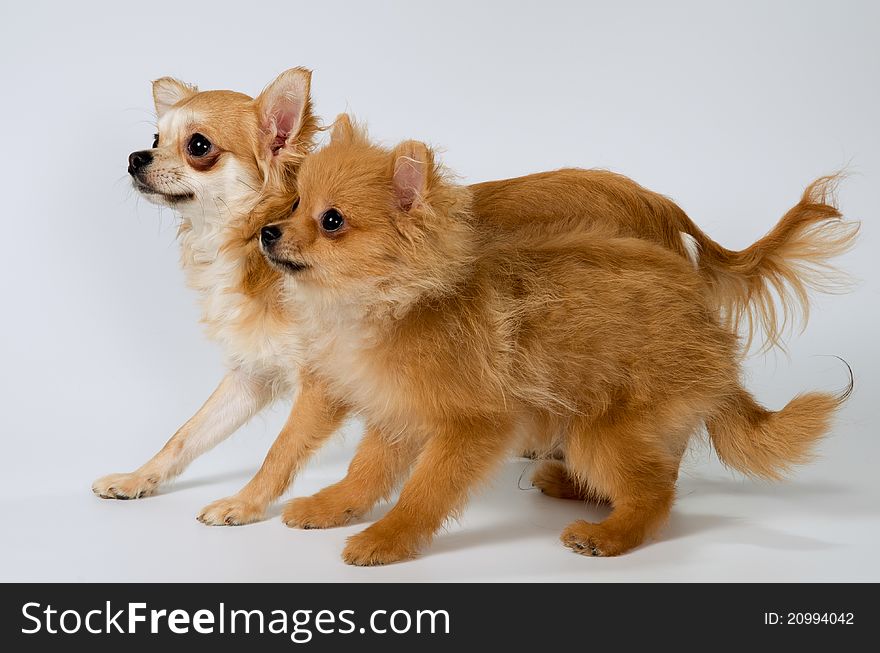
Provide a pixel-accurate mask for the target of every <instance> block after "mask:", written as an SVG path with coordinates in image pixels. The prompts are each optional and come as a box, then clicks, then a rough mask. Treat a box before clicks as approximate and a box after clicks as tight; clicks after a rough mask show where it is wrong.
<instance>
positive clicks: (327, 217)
mask: <svg viewBox="0 0 880 653" xmlns="http://www.w3.org/2000/svg"><path fill="white" fill-rule="evenodd" d="M344 224H345V218H343V217H342V214H341V213H340V212H339V211H337V210H336V209H328V210H326V211H325V212H324V215H322V216H321V229H323V230H324V231H326V232H327V233H331V234H332V233H333V232H334V231H339V230H340V229H342V227H343V225H344Z"/></svg>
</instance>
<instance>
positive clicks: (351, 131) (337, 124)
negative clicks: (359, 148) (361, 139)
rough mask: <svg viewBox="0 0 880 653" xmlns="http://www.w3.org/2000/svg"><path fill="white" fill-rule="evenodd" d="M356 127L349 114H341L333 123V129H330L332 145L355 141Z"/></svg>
mask: <svg viewBox="0 0 880 653" xmlns="http://www.w3.org/2000/svg"><path fill="white" fill-rule="evenodd" d="M354 136H355V127H354V125H353V124H352V122H351V116H349V115H348V114H347V113H340V114H339V115H338V116H336V120H334V121H333V127H331V128H330V142H331V143H337V144H339V143H350V142H352V141H353V140H354Z"/></svg>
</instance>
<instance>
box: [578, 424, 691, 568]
mask: <svg viewBox="0 0 880 653" xmlns="http://www.w3.org/2000/svg"><path fill="white" fill-rule="evenodd" d="M694 427H695V425H694V424H692V423H688V426H687V427H683V426H682V425H681V424H675V423H674V422H673V421H672V420H667V419H662V418H659V417H658V416H657V415H656V414H651V415H646V414H635V415H633V414H623V413H621V414H618V415H614V416H610V417H607V418H605V419H603V420H602V421H601V423H598V424H597V423H592V424H590V425H589V427H588V428H586V429H583V430H581V431H580V432H573V433H572V436H571V439H570V441H569V443H568V447H567V449H566V461H567V464H568V467H569V470H570V471H571V473H572V474H573V475H574V476H575V477H576V478H577V479H578V480H581V481H582V482H583V483H585V484H586V485H587V486H588V487H590V488H591V489H592V490H593V491H594V492H597V493H598V494H600V495H604V496H607V497H608V498H609V499H610V501H611V504H612V511H611V514H610V515H609V516H608V517H607V518H606V519H605V520H604V521H602V522H600V523H598V524H595V523H590V522H587V521H577V522H574V523H573V524H570V525H569V526H568V527H567V528H566V529H565V530H564V531H563V533H562V537H561V539H562V542H563V543H564V544H565V545H566V546H567V547H569V548H571V549H573V550H574V551H575V552H576V553H581V554H584V555H592V556H616V555H619V554H621V553H625V552H626V551H629V550H630V549H633V548H635V547H637V546H638V545H640V544H641V543H642V542H643V541H644V540H645V539H646V538H648V537H650V536H652V535H653V534H654V533H656V532H657V530H659V528H660V527H661V526H662V525H663V524H664V523H665V521H666V519H667V517H668V516H669V511H670V509H671V507H672V502H673V499H674V497H675V482H676V479H677V477H678V467H679V464H680V462H681V456H682V451H683V447H682V442H686V439H687V436H688V435H689V434H690V433H691V432H693V428H694ZM670 433H673V434H677V435H674V436H672V437H670V435H669V434H670Z"/></svg>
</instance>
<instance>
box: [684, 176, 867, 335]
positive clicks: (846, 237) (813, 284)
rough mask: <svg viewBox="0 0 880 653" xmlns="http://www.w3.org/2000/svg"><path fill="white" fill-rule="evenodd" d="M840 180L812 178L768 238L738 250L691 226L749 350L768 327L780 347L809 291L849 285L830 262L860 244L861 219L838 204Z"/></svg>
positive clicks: (725, 310)
mask: <svg viewBox="0 0 880 653" xmlns="http://www.w3.org/2000/svg"><path fill="white" fill-rule="evenodd" d="M839 179H840V176H839V175H831V176H827V177H822V178H820V179H817V180H816V181H814V182H813V183H812V184H810V185H809V186H808V187H807V189H806V190H805V191H804V194H803V197H801V200H800V202H798V203H797V204H796V205H795V206H794V207H792V208H791V209H790V210H789V211H788V213H786V214H785V215H784V216H783V217H782V219H781V220H780V221H779V222H778V223H777V224H776V226H775V227H774V228H773V229H772V230H771V231H770V232H769V233H768V234H767V235H766V236H764V237H763V238H761V239H760V240H758V241H757V242H756V243H754V244H753V245H751V246H750V247H747V248H746V249H744V250H741V251H738V252H737V251H733V250H729V249H725V248H724V247H722V246H721V245H719V244H718V243H716V242H715V241H713V240H712V239H711V238H709V237H708V236H706V235H705V234H704V233H703V232H702V231H700V229H699V228H698V227H696V225H693V226H691V225H688V228H687V230H686V231H687V233H688V235H689V236H691V237H692V238H693V240H694V241H695V242H696V245H697V247H698V248H699V254H698V256H699V263H698V265H699V268H700V271H701V272H702V274H703V276H704V277H705V278H706V279H707V281H708V282H709V284H710V287H711V294H712V297H713V298H714V301H715V302H717V304H718V306H719V308H720V310H721V313H722V315H723V316H724V319H725V320H726V321H727V323H728V324H730V325H731V326H732V327H733V326H739V325H744V326H745V327H746V328H747V334H748V335H747V337H748V340H747V345H746V348H748V346H749V345H750V344H751V343H752V340H753V338H754V336H755V334H756V332H758V331H763V333H764V337H765V342H764V348H765V349H769V348H771V347H773V346H780V347H781V346H782V345H781V342H780V339H781V337H782V335H783V334H784V332H785V331H786V328H787V327H789V326H793V325H794V324H798V323H799V324H800V325H801V326H803V325H804V324H805V322H806V320H807V317H808V315H809V291H810V290H818V291H822V292H840V291H842V290H845V288H846V280H845V277H843V276H842V275H841V274H840V273H839V272H838V271H837V270H835V268H834V267H833V266H832V265H831V264H830V262H829V261H830V260H831V259H833V258H834V257H836V256H838V255H840V254H842V253H844V252H846V251H847V250H849V249H850V248H851V247H852V246H853V245H854V243H855V239H856V236H857V234H858V231H859V223H858V222H848V221H845V220H843V219H842V216H841V213H840V211H838V209H837V205H836V202H835V190H836V187H837V183H838V181H839ZM687 246H688V245H687V244H686V247H687Z"/></svg>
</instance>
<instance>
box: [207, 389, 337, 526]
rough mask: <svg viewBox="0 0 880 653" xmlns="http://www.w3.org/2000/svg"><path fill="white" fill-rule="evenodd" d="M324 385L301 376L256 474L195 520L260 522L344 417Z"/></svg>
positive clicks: (214, 523) (220, 523) (227, 523)
mask: <svg viewBox="0 0 880 653" xmlns="http://www.w3.org/2000/svg"><path fill="white" fill-rule="evenodd" d="M328 397H329V393H328V392H327V389H326V388H325V386H324V385H323V384H322V383H320V382H318V381H317V380H315V379H314V378H312V377H306V376H304V377H303V379H302V387H301V389H300V392H299V396H298V397H297V399H296V401H295V402H294V405H293V408H292V409H291V412H290V416H289V417H288V418H287V422H286V423H285V424H284V428H282V429H281V433H279V434H278V437H277V438H276V439H275V442H274V443H273V444H272V448H271V449H269V453H268V454H267V455H266V459H265V460H264V461H263V464H262V466H261V467H260V469H259V471H258V472H257V473H256V475H255V476H254V477H253V478H252V479H251V480H250V481H249V482H248V484H247V485H245V486H244V487H243V488H242V489H241V490H239V491H238V493H237V494H235V495H234V496H231V497H227V498H225V499H220V500H219V501H215V502H214V503H212V504H210V505H208V506H206V507H205V508H204V509H203V510H202V512H201V513H200V514H199V516H198V517H197V519H198V520H199V521H200V522H202V523H203V524H206V525H208V526H239V525H242V524H249V523H252V522H255V521H259V520H261V519H263V517H264V516H265V514H266V510H267V509H268V507H269V506H270V505H271V504H272V502H273V501H275V500H276V499H277V498H278V497H280V496H281V495H282V494H283V493H284V491H285V490H286V489H287V487H288V486H289V485H290V483H291V481H292V480H293V477H294V476H295V475H296V473H297V472H298V471H299V470H300V468H301V467H302V466H303V464H305V463H306V462H307V461H308V460H309V458H310V457H311V455H312V454H313V453H314V452H315V451H316V450H317V449H318V448H319V447H320V446H321V445H322V444H323V443H324V442H325V441H326V440H327V438H328V437H330V436H331V435H332V434H333V433H334V432H335V431H336V429H337V428H339V425H340V424H341V423H342V421H343V420H344V419H345V416H346V415H347V414H348V410H347V408H346V407H344V406H343V405H341V404H339V403H337V402H333V401H331V400H328Z"/></svg>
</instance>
